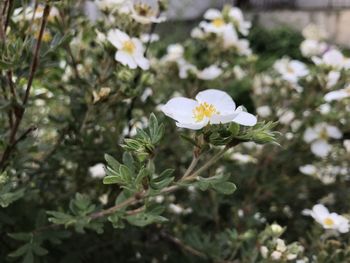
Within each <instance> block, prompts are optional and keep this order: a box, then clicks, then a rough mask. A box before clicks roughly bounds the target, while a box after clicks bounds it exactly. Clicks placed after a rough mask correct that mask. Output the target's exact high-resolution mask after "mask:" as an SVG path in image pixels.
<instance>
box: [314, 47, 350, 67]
mask: <svg viewBox="0 0 350 263" xmlns="http://www.w3.org/2000/svg"><path fill="white" fill-rule="evenodd" d="M312 61H313V62H314V63H315V64H316V65H324V66H328V67H331V68H333V69H337V70H340V69H342V68H346V69H347V68H350V59H348V58H346V57H344V56H343V54H342V53H341V52H340V51H339V50H337V49H331V50H328V51H327V52H325V53H324V54H323V56H322V57H321V58H320V57H312Z"/></svg>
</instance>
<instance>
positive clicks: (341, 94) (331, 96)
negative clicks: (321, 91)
mask: <svg viewBox="0 0 350 263" xmlns="http://www.w3.org/2000/svg"><path fill="white" fill-rule="evenodd" d="M349 97H350V85H349V86H347V87H346V88H345V89H340V90H335V91H331V92H328V93H327V94H326V95H325V96H324V99H325V101H328V102H329V101H333V100H342V99H345V98H349Z"/></svg>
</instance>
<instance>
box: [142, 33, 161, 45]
mask: <svg viewBox="0 0 350 263" xmlns="http://www.w3.org/2000/svg"><path fill="white" fill-rule="evenodd" d="M140 39H141V41H142V42H143V43H148V42H149V43H153V42H157V41H159V35H158V34H142V35H141V36H140Z"/></svg>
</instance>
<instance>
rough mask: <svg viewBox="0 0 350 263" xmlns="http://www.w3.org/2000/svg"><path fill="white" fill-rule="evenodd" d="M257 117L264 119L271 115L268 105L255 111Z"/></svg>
mask: <svg viewBox="0 0 350 263" xmlns="http://www.w3.org/2000/svg"><path fill="white" fill-rule="evenodd" d="M256 112H257V113H258V115H259V116H261V117H263V118H266V117H268V116H270V115H271V108H270V106H268V105H265V106H260V107H258V108H257V109H256Z"/></svg>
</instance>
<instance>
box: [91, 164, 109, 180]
mask: <svg viewBox="0 0 350 263" xmlns="http://www.w3.org/2000/svg"><path fill="white" fill-rule="evenodd" d="M89 173H90V175H91V177H92V178H103V177H105V175H106V171H105V166H104V164H103V163H98V164H95V165H94V166H91V167H90V168H89Z"/></svg>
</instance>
